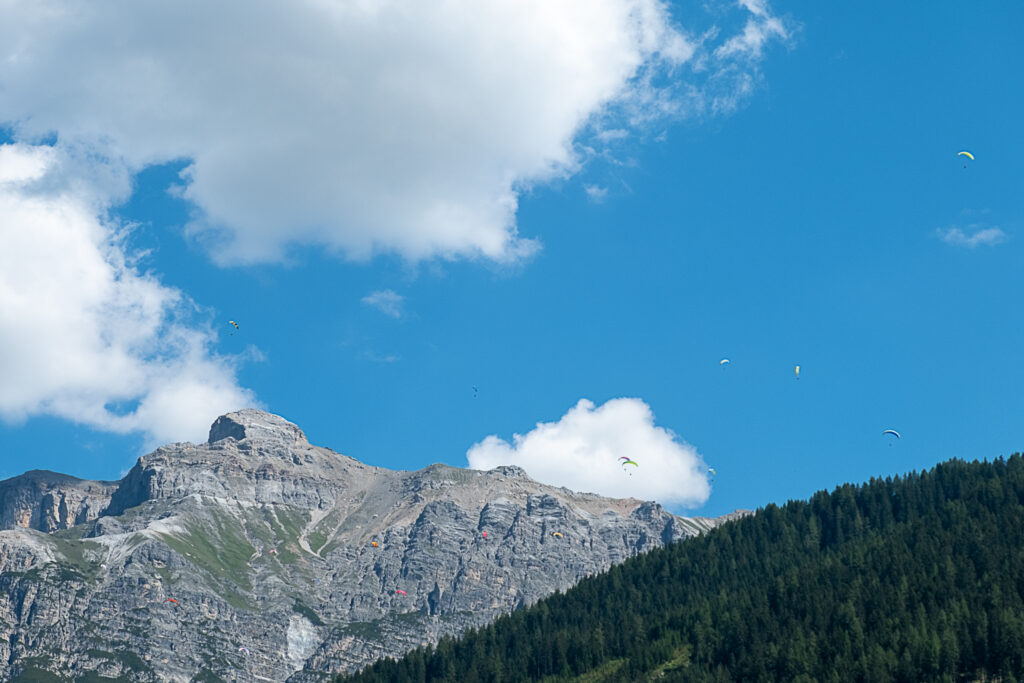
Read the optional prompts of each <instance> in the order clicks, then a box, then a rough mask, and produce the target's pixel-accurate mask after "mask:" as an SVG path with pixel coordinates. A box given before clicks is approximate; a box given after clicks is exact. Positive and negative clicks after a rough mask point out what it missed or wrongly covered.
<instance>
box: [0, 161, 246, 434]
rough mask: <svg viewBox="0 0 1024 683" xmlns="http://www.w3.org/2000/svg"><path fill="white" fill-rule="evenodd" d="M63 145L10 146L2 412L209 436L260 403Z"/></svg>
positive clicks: (1, 184)
mask: <svg viewBox="0 0 1024 683" xmlns="http://www.w3.org/2000/svg"><path fill="white" fill-rule="evenodd" d="M65 161H66V160H65V159H63V158H62V156H61V153H60V151H59V150H57V149H54V148H51V147H45V146H35V147H33V146H29V145H0V378H2V381H0V418H2V419H4V420H8V421H20V420H23V419H25V418H27V417H30V416H34V415H52V416H57V417H61V418H66V419H69V420H73V421H75V422H79V423H82V424H86V425H90V426H92V427H95V428H98V429H104V430H109V431H114V432H121V433H124V432H132V431H141V432H143V433H144V434H145V435H146V437H147V440H148V442H149V443H150V444H151V445H152V444H156V443H163V442H167V441H179V440H190V441H203V440H205V438H206V433H207V431H208V429H209V426H210V423H211V422H212V421H213V419H214V418H216V417H217V416H218V415H220V414H222V413H224V412H228V411H230V410H234V409H237V408H241V407H244V406H247V405H252V404H253V403H254V397H253V396H252V394H251V392H249V391H247V390H245V389H242V388H240V387H239V386H238V384H237V382H236V380H235V370H234V367H233V365H232V360H231V359H228V358H224V357H220V356H217V355H216V354H214V353H212V352H211V351H210V349H209V346H210V344H211V343H212V341H213V337H212V333H210V332H208V331H204V330H203V329H201V328H197V327H195V326H190V325H189V324H188V323H187V322H186V318H187V317H188V315H189V312H190V307H192V304H191V303H190V302H189V301H188V299H187V298H186V297H184V296H183V295H182V293H181V292H179V291H178V290H175V289H172V288H169V287H166V286H164V285H162V284H161V283H160V282H159V281H158V279H157V278H156V277H155V276H154V275H152V274H149V273H144V272H141V271H140V270H139V269H138V267H137V265H136V264H135V262H134V261H135V259H136V257H137V256H138V255H137V254H132V253H130V252H129V251H128V250H127V249H126V248H125V246H124V243H123V239H122V237H123V233H124V228H123V227H122V226H119V225H118V224H116V222H113V221H110V220H103V219H100V218H97V216H99V215H103V214H104V212H105V211H104V210H105V204H104V202H105V199H104V197H105V195H104V193H103V192H99V193H97V192H95V191H94V190H95V187H94V186H92V185H90V184H83V183H77V184H76V183H75V182H68V180H67V178H65V177H63V176H62V172H63V171H64V170H66V166H65V164H64V162H65Z"/></svg>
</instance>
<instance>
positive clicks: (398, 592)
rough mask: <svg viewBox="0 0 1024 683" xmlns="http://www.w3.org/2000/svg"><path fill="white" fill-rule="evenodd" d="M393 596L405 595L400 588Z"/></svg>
mask: <svg viewBox="0 0 1024 683" xmlns="http://www.w3.org/2000/svg"><path fill="white" fill-rule="evenodd" d="M395 595H405V591H404V590H402V589H401V588H399V589H398V590H396V591H395Z"/></svg>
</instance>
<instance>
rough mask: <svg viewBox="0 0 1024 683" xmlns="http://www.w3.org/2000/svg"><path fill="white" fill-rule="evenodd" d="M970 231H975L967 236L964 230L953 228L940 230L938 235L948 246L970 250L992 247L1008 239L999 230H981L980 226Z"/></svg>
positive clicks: (972, 227) (973, 227)
mask: <svg viewBox="0 0 1024 683" xmlns="http://www.w3.org/2000/svg"><path fill="white" fill-rule="evenodd" d="M969 229H973V230H974V232H972V233H971V234H967V233H966V232H965V231H964V230H962V229H961V228H958V227H951V228H939V230H938V235H939V239H941V240H942V241H943V242H945V243H946V244H952V245H953V246H956V247H966V248H968V249H974V248H975V247H978V246H988V247H992V246H995V245H997V244H1000V243H1002V242H1005V241H1006V240H1007V239H1008V235H1007V234H1006V233H1005V232H1003V231H1002V230H1001V229H999V228H981V227H978V226H971V227H970V228H969Z"/></svg>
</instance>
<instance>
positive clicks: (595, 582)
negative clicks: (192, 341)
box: [338, 455, 1024, 683]
mask: <svg viewBox="0 0 1024 683" xmlns="http://www.w3.org/2000/svg"><path fill="white" fill-rule="evenodd" d="M1022 503H1024V460H1022V458H1021V456H1020V455H1014V456H1011V457H1010V458H1008V459H1002V458H1000V459H998V460H996V461H995V462H984V463H979V462H972V463H967V462H963V461H959V460H954V461H950V462H946V463H943V464H940V465H938V466H936V467H935V468H933V469H932V470H930V471H928V472H923V473H920V474H917V473H915V474H910V475H907V476H905V477H900V478H896V479H885V480H881V479H873V480H871V481H870V482H869V483H867V484H864V485H858V486H853V485H844V486H842V487H839V488H837V489H836V490H835V491H833V492H831V493H828V492H824V491H822V492H819V493H818V494H816V495H815V496H814V497H813V498H811V500H810V501H808V502H790V503H788V504H786V505H785V506H782V507H778V506H775V505H769V506H768V507H766V508H764V509H762V510H759V511H758V513H757V514H756V515H754V516H752V517H747V518H744V519H740V520H738V521H735V522H731V523H729V524H726V525H724V526H722V527H720V528H718V529H716V530H714V531H711V532H710V533H708V534H706V535H703V536H700V537H698V538H694V539H691V540H688V541H685V542H682V543H677V544H674V545H672V546H669V547H666V548H662V549H658V550H654V551H651V552H649V553H646V554H644V555H641V556H639V557H636V558H633V559H631V560H629V561H627V562H625V563H624V564H622V565H619V566H616V567H613V568H612V569H611V570H610V571H608V572H607V573H605V574H602V575H599V576H595V577H592V578H589V579H585V580H583V581H582V582H580V583H579V584H578V585H577V586H575V587H574V588H572V589H570V590H569V591H568V592H566V593H564V594H556V595H554V596H552V597H550V598H547V599H545V600H543V601H541V602H539V603H537V604H536V605H534V606H533V607H531V608H529V609H524V610H521V611H518V612H514V613H512V614H511V615H508V616H505V617H502V618H501V619H499V620H498V621H497V622H495V623H493V624H492V625H490V626H488V627H486V628H483V629H481V630H477V631H470V632H468V633H467V634H466V635H465V636H464V637H463V638H461V639H458V640H456V639H445V640H442V641H441V642H440V643H439V644H438V646H437V647H436V648H425V649H419V650H416V651H414V652H412V653H410V654H409V655H407V656H406V657H405V658H403V659H402V660H400V661H397V662H396V661H393V660H383V661H379V662H377V663H376V664H374V665H372V666H370V667H369V668H367V669H366V670H364V671H363V672H362V673H360V674H357V675H354V676H351V677H348V678H339V679H338V680H339V681H353V682H355V681H358V682H359V683H369V682H371V681H453V682H454V681H460V682H465V683H471V682H473V681H531V680H547V681H570V680H586V681H634V680H646V679H653V678H658V679H659V680H664V681H734V680H757V681H843V682H845V681H871V682H878V681H890V680H892V681H908V682H909V681H936V680H938V681H957V680H976V679H984V680H1002V681H1016V680H1018V678H1019V677H1021V675H1022V672H1024V600H1022V594H1024V505H1022Z"/></svg>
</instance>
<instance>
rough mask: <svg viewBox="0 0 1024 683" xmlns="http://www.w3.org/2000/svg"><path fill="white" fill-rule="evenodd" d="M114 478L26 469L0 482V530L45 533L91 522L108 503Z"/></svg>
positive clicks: (113, 485) (114, 487)
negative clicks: (95, 478)
mask: <svg viewBox="0 0 1024 683" xmlns="http://www.w3.org/2000/svg"><path fill="white" fill-rule="evenodd" d="M116 488H117V482H116V481H88V480H85V479H78V478H77V477H69V476H68V475H66V474H58V473H57V472H49V471H47V470H30V471H28V472H26V473H25V474H22V475H19V476H17V477H12V478H11V479H6V480H4V481H0V529H14V528H19V527H20V528H24V529H36V530H38V531H43V532H46V533H49V532H51V531H56V530H58V529H70V528H71V527H73V526H75V525H76V524H82V523H84V522H91V521H92V520H94V519H96V518H97V517H99V515H100V513H101V512H102V511H103V510H104V509H105V508H106V507H107V505H108V504H109V503H110V496H111V494H112V493H113V492H114V490H115V489H116Z"/></svg>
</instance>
